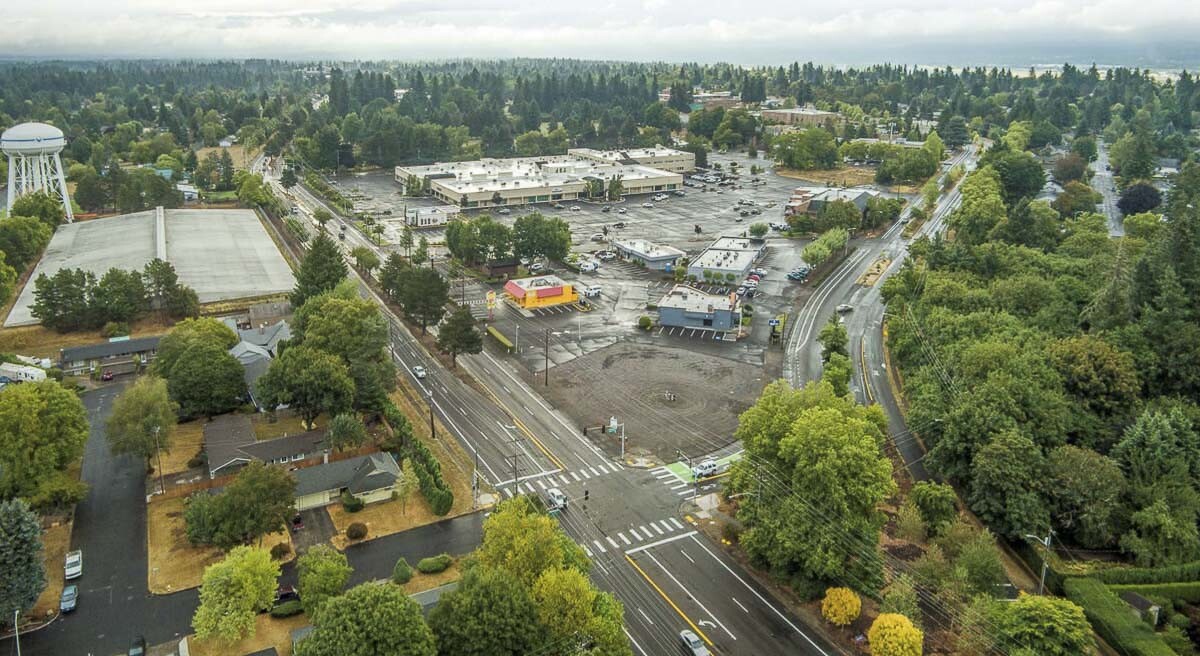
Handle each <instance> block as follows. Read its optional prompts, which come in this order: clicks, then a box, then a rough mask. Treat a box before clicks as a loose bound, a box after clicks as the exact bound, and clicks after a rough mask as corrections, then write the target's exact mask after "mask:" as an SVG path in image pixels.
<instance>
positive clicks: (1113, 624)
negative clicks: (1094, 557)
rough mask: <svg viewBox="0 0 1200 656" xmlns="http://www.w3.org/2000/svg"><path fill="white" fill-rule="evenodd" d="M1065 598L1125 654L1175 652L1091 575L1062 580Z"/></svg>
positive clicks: (1166, 654) (1167, 655)
mask: <svg viewBox="0 0 1200 656" xmlns="http://www.w3.org/2000/svg"><path fill="white" fill-rule="evenodd" d="M1063 590H1064V592H1065V593H1066V595H1067V598H1068V599H1070V600H1071V601H1073V602H1075V603H1076V604H1078V605H1079V606H1081V607H1082V608H1083V612H1084V614H1085V615H1087V618H1088V621H1089V622H1091V623H1092V628H1093V629H1095V630H1096V633H1099V634H1100V636H1101V637H1102V638H1104V640H1105V641H1107V642H1108V644H1109V645H1111V646H1112V647H1113V649H1116V650H1117V652H1118V653H1121V654H1124V655H1125V656H1174V655H1175V651H1174V650H1172V649H1171V648H1170V647H1168V646H1167V643H1165V642H1163V639H1162V638H1161V637H1160V636H1158V635H1157V634H1155V633H1154V631H1153V630H1151V629H1150V627H1149V626H1148V625H1147V624H1146V623H1145V622H1142V621H1141V620H1139V619H1138V618H1137V616H1136V615H1134V614H1133V611H1132V610H1131V609H1130V608H1129V605H1128V604H1126V603H1125V602H1124V601H1121V599H1120V598H1119V597H1117V594H1116V593H1115V592H1113V591H1112V590H1110V589H1109V588H1108V586H1106V585H1104V584H1103V583H1101V582H1100V581H1098V580H1096V579H1093V578H1072V579H1067V580H1066V581H1064V582H1063Z"/></svg>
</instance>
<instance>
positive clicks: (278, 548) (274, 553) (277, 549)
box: [271, 542, 292, 560]
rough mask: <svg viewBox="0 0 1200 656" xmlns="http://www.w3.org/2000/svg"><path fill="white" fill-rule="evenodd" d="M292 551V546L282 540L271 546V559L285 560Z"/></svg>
mask: <svg viewBox="0 0 1200 656" xmlns="http://www.w3.org/2000/svg"><path fill="white" fill-rule="evenodd" d="M290 553H292V547H291V546H290V545H289V544H288V543H286V542H280V543H279V544H277V545H275V546H273V547H271V560H283V559H284V558H287V555H288V554H290Z"/></svg>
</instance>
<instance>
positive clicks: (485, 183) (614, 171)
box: [396, 153, 691, 208]
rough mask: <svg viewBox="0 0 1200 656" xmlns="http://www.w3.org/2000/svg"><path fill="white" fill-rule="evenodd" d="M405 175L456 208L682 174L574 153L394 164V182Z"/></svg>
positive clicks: (564, 197) (668, 183)
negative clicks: (615, 181)
mask: <svg viewBox="0 0 1200 656" xmlns="http://www.w3.org/2000/svg"><path fill="white" fill-rule="evenodd" d="M688 154H689V155H691V153H688ZM410 176H415V177H417V178H419V179H421V180H424V181H427V182H428V184H429V193H430V194H431V195H432V196H433V197H434V198H437V199H439V200H441V201H443V202H445V203H449V204H451V205H456V206H458V207H461V208H475V207H503V206H508V205H530V204H533V203H551V202H558V201H569V200H575V199H578V198H587V197H588V192H589V183H590V182H591V181H594V180H599V181H601V182H602V183H603V186H604V187H605V188H606V187H607V186H608V184H609V182H610V181H611V180H612V179H614V178H617V177H619V178H620V179H621V187H622V193H623V194H625V195H636V194H649V193H656V192H661V191H671V190H674V189H678V188H680V187H682V186H683V176H682V175H680V174H679V173H675V172H671V171H664V170H662V169H659V168H653V167H649V166H643V165H641V164H617V163H612V162H608V161H606V160H604V161H597V160H595V159H587V158H584V157H580V156H577V155H549V156H545V157H514V158H508V159H491V158H488V159H480V160H474V161H470V162H440V163H437V164H430V165H427V166H397V167H396V182H398V183H400V184H407V181H408V179H409V177H410Z"/></svg>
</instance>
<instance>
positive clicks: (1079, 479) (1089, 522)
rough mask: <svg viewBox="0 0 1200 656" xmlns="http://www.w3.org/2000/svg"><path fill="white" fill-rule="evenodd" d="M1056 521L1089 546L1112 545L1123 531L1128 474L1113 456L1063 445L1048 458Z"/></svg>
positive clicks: (1063, 530) (1062, 530) (1051, 497)
mask: <svg viewBox="0 0 1200 656" xmlns="http://www.w3.org/2000/svg"><path fill="white" fill-rule="evenodd" d="M1046 464H1047V473H1048V476H1049V480H1050V483H1049V485H1048V489H1049V492H1050V500H1051V504H1050V511H1051V515H1052V516H1053V518H1054V525H1055V526H1057V527H1059V531H1060V532H1063V533H1065V534H1066V535H1069V536H1070V537H1071V538H1072V539H1073V540H1074V541H1075V542H1077V543H1078V544H1080V545H1081V546H1083V547H1085V548H1088V549H1102V548H1105V547H1107V546H1110V545H1112V544H1113V543H1114V542H1115V541H1116V538H1117V536H1119V535H1120V534H1121V531H1122V524H1123V515H1124V512H1125V505H1124V500H1123V497H1124V494H1125V488H1126V483H1125V475H1124V474H1123V473H1122V472H1121V468H1120V466H1119V465H1118V464H1117V463H1116V462H1115V461H1113V460H1112V459H1111V458H1107V457H1105V456H1102V455H1100V454H1099V453H1096V452H1095V451H1092V450H1091V449H1085V448H1080V447H1077V446H1073V445H1063V446H1060V447H1058V448H1056V449H1054V450H1053V451H1051V452H1050V454H1049V456H1048V457H1047V459H1046Z"/></svg>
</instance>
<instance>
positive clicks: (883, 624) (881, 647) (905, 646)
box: [867, 613, 925, 656]
mask: <svg viewBox="0 0 1200 656" xmlns="http://www.w3.org/2000/svg"><path fill="white" fill-rule="evenodd" d="M924 639H925V637H924V635H922V633H921V630H920V629H918V628H917V627H915V626H913V624H912V622H910V621H909V619H908V618H907V617H905V616H903V615H897V614H895V613H884V614H883V615H880V616H879V617H876V618H875V621H874V622H872V623H871V629H870V630H869V631H867V641H868V642H869V643H870V645H871V654H872V656H921V642H922V641H923V640H924Z"/></svg>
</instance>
